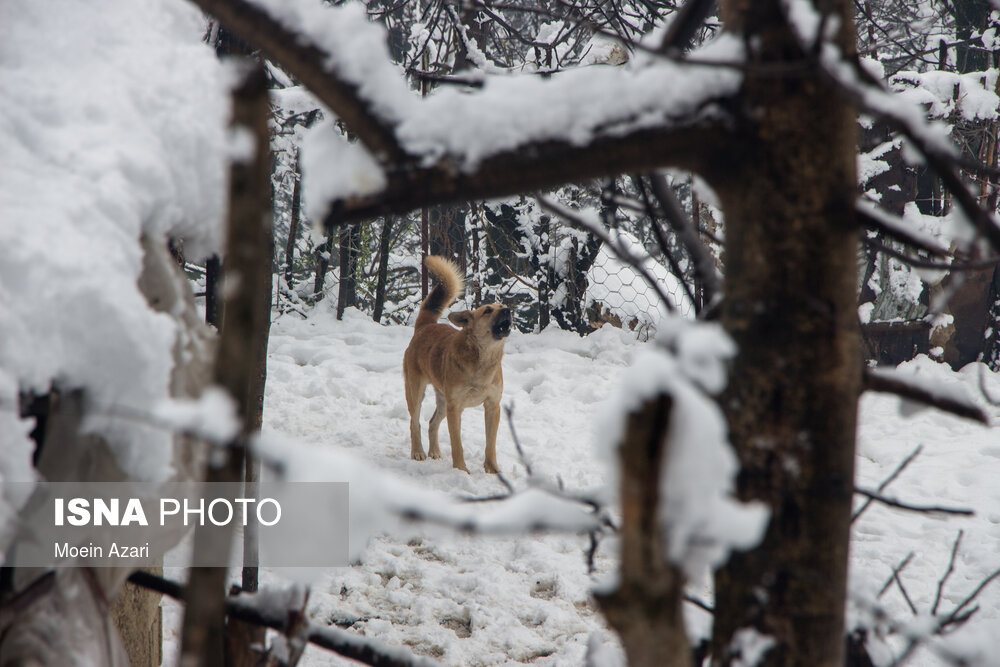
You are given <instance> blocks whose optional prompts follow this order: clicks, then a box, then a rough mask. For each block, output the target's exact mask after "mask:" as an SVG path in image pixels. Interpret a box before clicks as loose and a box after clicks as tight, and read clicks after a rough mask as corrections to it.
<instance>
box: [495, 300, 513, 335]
mask: <svg viewBox="0 0 1000 667" xmlns="http://www.w3.org/2000/svg"><path fill="white" fill-rule="evenodd" d="M510 325H511V318H510V308H504V309H503V310H501V311H500V312H499V313H497V316H496V318H495V319H494V320H493V337H494V338H496V339H497V340H500V339H501V338H506V337H507V336H509V335H510Z"/></svg>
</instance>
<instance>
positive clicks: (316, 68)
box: [192, 0, 405, 160]
mask: <svg viewBox="0 0 1000 667" xmlns="http://www.w3.org/2000/svg"><path fill="white" fill-rule="evenodd" d="M192 2H194V3H195V4H196V5H198V6H199V7H201V9H202V10H204V11H205V12H207V13H208V14H211V15H212V16H214V17H216V18H217V19H219V21H221V22H222V23H223V24H224V25H225V26H226V27H227V28H228V29H229V30H232V31H233V32H234V33H236V34H237V35H239V36H240V37H241V38H242V39H244V40H245V41H246V42H248V43H249V44H252V45H253V46H254V47H256V48H258V49H260V50H261V51H262V52H263V53H264V55H265V56H267V57H268V58H270V59H272V60H274V61H275V62H277V63H279V64H280V65H281V67H282V68H284V69H285V70H286V71H287V72H289V73H290V74H292V75H293V76H295V77H296V78H297V79H298V80H299V81H301V82H302V83H303V84H304V85H305V86H306V87H307V88H308V89H309V90H310V91H311V92H312V93H313V94H314V95H315V96H316V97H317V98H319V100H320V101H321V102H323V104H325V105H326V106H328V107H329V108H330V110H331V111H333V112H334V113H335V114H337V116H338V117H339V118H340V119H341V120H343V121H344V123H346V124H347V126H348V127H349V128H350V129H351V132H352V133H354V134H355V136H357V137H358V139H359V140H360V141H361V142H362V143H363V144H364V145H365V146H367V147H368V149H369V150H370V151H371V152H372V153H373V154H374V155H376V156H379V157H381V158H384V159H389V160H400V159H402V158H404V157H405V154H404V152H403V150H402V148H401V147H400V145H399V142H398V141H397V140H396V137H395V134H394V131H393V128H392V123H391V122H387V121H386V120H384V119H385V117H386V116H387V115H388V114H387V110H386V109H384V108H379V109H376V108H375V107H376V105H375V102H374V100H373V99H371V95H366V94H365V93H366V92H370V90H371V89H372V88H373V87H375V86H376V85H380V84H381V83H382V82H383V81H385V80H386V79H387V78H389V79H392V78H396V77H397V74H396V72H395V71H393V68H392V65H391V63H389V61H388V52H387V51H386V49H385V46H384V44H381V42H379V41H378V39H379V34H380V32H381V31H380V30H379V29H378V28H376V27H374V26H372V25H371V24H369V22H368V20H367V17H366V16H365V14H364V11H363V10H360V6H353V5H348V6H347V7H345V8H343V9H340V10H336V11H335V12H333V11H332V10H331V13H325V12H324V13H321V12H304V11H301V10H302V9H303V8H304V5H302V4H301V3H288V4H287V5H286V6H284V7H283V6H282V5H283V4H284V3H270V4H268V3H265V2H249V1H248V0H192ZM317 8H318V7H317ZM334 16H336V19H334ZM317 18H318V19H324V18H325V19H326V20H324V21H322V23H321V24H320V25H317V24H316V23H315V19H317ZM324 31H325V32H326V35H325V39H323V38H322V37H319V35H318V34H317V33H320V34H322V33H323V32H324ZM318 39H323V41H322V45H321V43H320V42H318V41H317V40H318ZM331 44H336V45H338V47H339V51H335V52H333V53H331V52H330V51H329V45H331ZM380 45H381V49H382V53H381V54H380V53H377V51H376V52H375V53H374V55H373V53H372V51H373V50H376V49H378V48H379V46H380ZM338 56H339V57H338ZM379 56H382V57H381V58H379ZM363 59H367V60H369V63H368V65H367V66H366V67H363V68H360V69H358V68H355V69H354V70H351V69H348V68H346V67H345V63H355V64H356V63H359V62H360V61H361V60H363ZM386 70H388V73H387V74H386ZM375 72H378V73H381V74H382V76H380V77H376V79H375V80H374V81H368V82H365V81H364V80H363V77H364V76H365V75H367V76H372V75H373V74H374V73H375ZM398 87H399V86H397V88H398ZM403 90H404V92H405V85H403ZM389 120H390V121H392V122H395V121H398V118H393V117H392V116H389Z"/></svg>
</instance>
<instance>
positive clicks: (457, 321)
mask: <svg viewBox="0 0 1000 667" xmlns="http://www.w3.org/2000/svg"><path fill="white" fill-rule="evenodd" d="M448 321H449V322H451V323H452V324H454V325H455V326H456V327H461V328H463V329H464V328H465V327H467V326H469V325H470V324H472V311H471V310H459V311H456V312H454V313H449V314H448Z"/></svg>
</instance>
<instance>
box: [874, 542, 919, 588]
mask: <svg viewBox="0 0 1000 667" xmlns="http://www.w3.org/2000/svg"><path fill="white" fill-rule="evenodd" d="M912 560H913V552H912V551H911V552H910V553H908V554H906V558H904V559H903V560H902V561H900V563H899V565H897V566H896V567H894V568H892V573H891V574H890V575H889V578H888V579H886V580H885V583H884V584H882V588H880V589H879V591H878V595H876V596H875V599H876V600H878V599H881V597H882V596H883V595H885V592H886V591H888V590H889V587H890V586H892V584H893V582H894V581H896V579H897V578H898V577H899V573H900V572H902V571H903V570H905V569H906V566H907V565H909V564H910V561H912Z"/></svg>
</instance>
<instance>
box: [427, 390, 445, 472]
mask: <svg viewBox="0 0 1000 667" xmlns="http://www.w3.org/2000/svg"><path fill="white" fill-rule="evenodd" d="M434 398H435V399H436V400H437V404H436V405H435V406H434V414H433V415H431V423H430V425H429V426H428V427H427V441H428V442H429V443H430V448H429V449H428V450H427V456H429V457H431V458H432V459H439V458H441V448H440V447H438V430H439V427H440V426H441V422H442V421H443V420H444V415H445V401H444V394H443V393H442V392H440V391H438V389H437V387H435V388H434Z"/></svg>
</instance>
